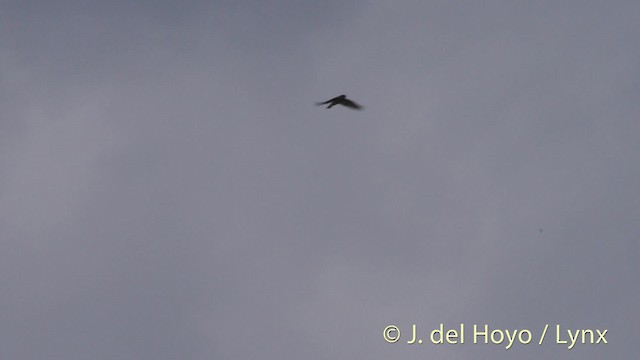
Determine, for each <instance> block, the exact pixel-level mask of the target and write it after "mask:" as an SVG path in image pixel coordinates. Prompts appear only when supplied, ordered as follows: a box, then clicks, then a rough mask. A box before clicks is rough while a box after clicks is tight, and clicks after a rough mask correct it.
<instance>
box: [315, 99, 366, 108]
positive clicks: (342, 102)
mask: <svg viewBox="0 0 640 360" xmlns="http://www.w3.org/2000/svg"><path fill="white" fill-rule="evenodd" d="M325 104H329V106H327V109H331V108H332V107H333V106H335V105H342V106H346V107H348V108H352V109H356V110H360V109H362V106H360V105H358V104H356V103H355V102H353V101H351V100H349V99H347V95H340V96H338V97H334V98H333V99H331V100H327V101H325V102H321V103H316V106H320V105H325Z"/></svg>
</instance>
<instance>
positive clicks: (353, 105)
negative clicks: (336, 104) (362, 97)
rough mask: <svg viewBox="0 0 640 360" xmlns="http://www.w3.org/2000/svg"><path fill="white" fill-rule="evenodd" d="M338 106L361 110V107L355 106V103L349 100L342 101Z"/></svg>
mask: <svg viewBox="0 0 640 360" xmlns="http://www.w3.org/2000/svg"><path fill="white" fill-rule="evenodd" d="M340 104H341V105H344V106H346V107H350V108H352V109H358V110H360V109H362V106H360V105H358V104H356V103H355V102H353V101H351V100H349V99H344V100H342V102H340Z"/></svg>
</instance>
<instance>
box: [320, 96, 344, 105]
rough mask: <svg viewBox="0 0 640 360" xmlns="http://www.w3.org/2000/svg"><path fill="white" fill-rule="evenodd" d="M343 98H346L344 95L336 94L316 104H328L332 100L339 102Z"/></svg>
mask: <svg viewBox="0 0 640 360" xmlns="http://www.w3.org/2000/svg"><path fill="white" fill-rule="evenodd" d="M343 98H344V95H340V96H336V97H334V98H333V99H330V100H327V101H325V102H319V103H316V105H317V106H320V105H325V104H328V103H331V102H336V103H337V102H339V101H340V100H342V99H343Z"/></svg>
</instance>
